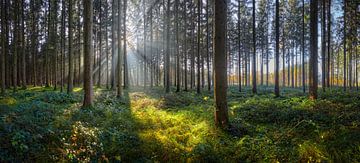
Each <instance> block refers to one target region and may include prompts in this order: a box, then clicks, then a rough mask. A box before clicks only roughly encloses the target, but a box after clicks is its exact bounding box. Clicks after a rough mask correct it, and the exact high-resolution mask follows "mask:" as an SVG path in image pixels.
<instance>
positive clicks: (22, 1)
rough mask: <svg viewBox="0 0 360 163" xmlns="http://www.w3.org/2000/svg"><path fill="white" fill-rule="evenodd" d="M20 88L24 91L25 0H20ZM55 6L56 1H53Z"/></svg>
mask: <svg viewBox="0 0 360 163" xmlns="http://www.w3.org/2000/svg"><path fill="white" fill-rule="evenodd" d="M20 3H21V4H20V5H21V86H22V89H26V52H25V49H26V47H25V13H24V12H25V11H24V10H25V0H21V2H20ZM55 6H56V1H55Z"/></svg>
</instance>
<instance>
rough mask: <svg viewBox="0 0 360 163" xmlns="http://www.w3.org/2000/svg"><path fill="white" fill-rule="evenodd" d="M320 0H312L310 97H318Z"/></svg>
mask: <svg viewBox="0 0 360 163" xmlns="http://www.w3.org/2000/svg"><path fill="white" fill-rule="evenodd" d="M317 11H318V1H317V0H312V1H310V61H309V94H310V99H317V88H318V69H317V67H318V66H317V65H318V62H317V55H318V52H317V50H318V46H317V42H318V35H317V31H318V25H317V23H318V15H317Z"/></svg>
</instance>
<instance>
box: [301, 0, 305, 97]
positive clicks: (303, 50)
mask: <svg viewBox="0 0 360 163" xmlns="http://www.w3.org/2000/svg"><path fill="white" fill-rule="evenodd" d="M301 41H302V42H301V48H302V50H301V52H302V90H303V92H304V93H305V91H306V90H305V0H302V35H301Z"/></svg>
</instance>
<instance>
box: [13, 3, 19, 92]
mask: <svg viewBox="0 0 360 163" xmlns="http://www.w3.org/2000/svg"><path fill="white" fill-rule="evenodd" d="M19 1H20V0H15V2H14V4H13V5H14V6H13V7H14V10H15V11H14V12H15V13H14V38H13V39H14V40H13V41H14V42H15V44H13V46H14V54H13V65H12V75H13V80H12V84H13V91H14V92H16V91H17V75H18V74H17V60H18V59H17V56H18V53H19V52H18V50H19V47H18V45H20V43H19V41H20V39H19V20H18V19H19V13H18V10H17V9H18V7H19V6H18V5H19V3H20V2H19Z"/></svg>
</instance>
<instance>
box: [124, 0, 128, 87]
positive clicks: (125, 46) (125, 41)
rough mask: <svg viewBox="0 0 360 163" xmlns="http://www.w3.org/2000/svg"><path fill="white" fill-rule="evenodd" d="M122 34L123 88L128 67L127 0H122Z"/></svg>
mask: <svg viewBox="0 0 360 163" xmlns="http://www.w3.org/2000/svg"><path fill="white" fill-rule="evenodd" d="M123 9H124V11H123V14H124V16H123V34H124V36H123V37H124V44H123V50H124V54H123V55H124V88H125V89H127V88H129V84H130V83H129V68H128V62H127V49H126V48H127V35H126V10H127V0H124V5H123Z"/></svg>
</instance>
